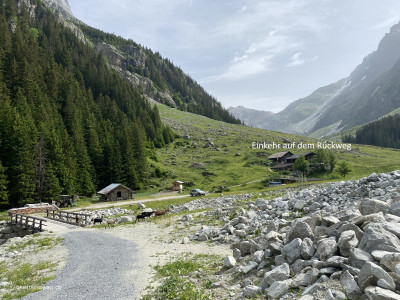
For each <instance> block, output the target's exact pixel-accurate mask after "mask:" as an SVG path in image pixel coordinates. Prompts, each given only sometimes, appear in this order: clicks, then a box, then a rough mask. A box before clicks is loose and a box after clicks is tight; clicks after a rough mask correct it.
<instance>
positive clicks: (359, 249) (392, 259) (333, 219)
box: [190, 171, 400, 300]
mask: <svg viewBox="0 0 400 300" xmlns="http://www.w3.org/2000/svg"><path fill="white" fill-rule="evenodd" d="M211 213H212V214H214V215H215V214H219V215H220V218H221V219H222V220H223V221H224V223H225V225H224V226H223V227H222V228H219V229H216V228H210V227H207V226H204V227H203V229H201V230H200V231H199V232H197V233H196V234H195V235H193V236H191V237H190V238H191V239H197V240H208V239H212V240H214V241H218V242H230V243H232V248H233V255H232V256H230V257H227V258H226V259H225V261H224V264H225V266H226V268H227V270H226V272H225V274H232V275H233V276H232V278H238V279H237V280H239V283H240V284H241V285H240V289H239V290H238V292H237V293H236V294H235V296H236V297H238V298H241V297H249V298H250V297H255V296H257V295H258V294H264V295H266V296H267V297H268V299H303V300H306V299H307V300H308V299H329V300H331V299H371V300H376V299H379V300H386V299H400V294H399V293H400V171H395V172H391V173H387V174H375V173H374V174H371V175H370V176H368V177H367V178H363V179H360V180H358V181H341V182H337V183H332V184H329V185H327V186H324V187H318V188H315V187H310V188H307V189H305V190H302V191H298V192H289V193H288V194H287V195H286V196H284V197H278V198H275V199H274V200H271V201H266V200H264V199H261V198H259V199H258V200H257V201H256V202H252V203H250V204H248V206H247V209H244V208H241V209H238V210H237V212H236V214H235V215H233V216H232V215H231V216H230V217H228V214H227V213H225V212H224V210H222V209H221V208H219V209H216V210H215V211H213V212H211ZM235 275H240V276H235ZM243 279H244V280H243ZM236 286H237V285H236ZM231 294H232V293H231ZM232 295H233V294H232Z"/></svg>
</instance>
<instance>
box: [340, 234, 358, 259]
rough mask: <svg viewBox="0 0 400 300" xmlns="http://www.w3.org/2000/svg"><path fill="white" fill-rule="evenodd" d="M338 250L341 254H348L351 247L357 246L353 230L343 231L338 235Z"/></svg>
mask: <svg viewBox="0 0 400 300" xmlns="http://www.w3.org/2000/svg"><path fill="white" fill-rule="evenodd" d="M338 245H339V250H340V254H342V255H343V256H346V257H347V256H349V255H350V251H351V249H353V248H355V247H357V245H358V239H357V237H356V233H355V232H354V231H353V230H347V231H343V232H342V233H341V234H340V237H339V242H338Z"/></svg>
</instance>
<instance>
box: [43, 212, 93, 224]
mask: <svg viewBox="0 0 400 300" xmlns="http://www.w3.org/2000/svg"><path fill="white" fill-rule="evenodd" d="M46 216H47V218H49V219H52V220H56V221H59V222H63V223H68V224H73V225H76V226H87V225H89V223H90V222H91V217H92V216H91V215H87V214H80V213H74V212H68V211H62V210H49V209H48V210H47V212H46Z"/></svg>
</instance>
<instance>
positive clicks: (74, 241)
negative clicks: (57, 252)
mask: <svg viewBox="0 0 400 300" xmlns="http://www.w3.org/2000/svg"><path fill="white" fill-rule="evenodd" d="M62 236H63V237H64V238H65V240H64V243H65V245H66V246H67V248H68V250H69V252H70V254H69V258H68V263H67V266H66V267H65V269H63V270H62V271H61V272H60V273H59V274H58V275H57V277H56V278H55V279H54V280H52V281H50V282H48V283H47V284H46V285H45V286H44V288H43V290H42V291H40V292H37V293H33V294H30V295H28V296H26V297H24V298H23V299H40V300H42V299H52V300H53V299H135V296H134V295H135V294H136V287H135V282H136V280H137V278H136V277H137V276H138V272H137V270H138V269H139V266H138V265H137V249H136V247H135V245H134V244H133V243H132V242H130V241H128V240H126V239H121V238H118V237H114V236H112V235H110V234H107V233H103V232H98V231H95V230H87V231H86V230H85V231H72V232H67V233H65V234H63V235H62Z"/></svg>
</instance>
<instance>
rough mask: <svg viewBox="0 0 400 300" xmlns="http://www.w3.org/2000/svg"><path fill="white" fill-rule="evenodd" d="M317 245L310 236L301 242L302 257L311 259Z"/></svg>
mask: <svg viewBox="0 0 400 300" xmlns="http://www.w3.org/2000/svg"><path fill="white" fill-rule="evenodd" d="M314 253H315V247H314V243H313V241H312V240H311V239H310V238H305V239H304V240H303V243H302V244H301V257H302V258H303V259H305V260H308V259H311V258H312V257H313V256H314Z"/></svg>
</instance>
